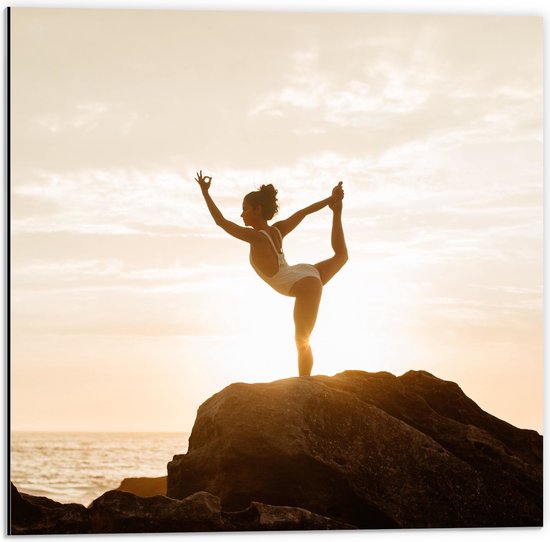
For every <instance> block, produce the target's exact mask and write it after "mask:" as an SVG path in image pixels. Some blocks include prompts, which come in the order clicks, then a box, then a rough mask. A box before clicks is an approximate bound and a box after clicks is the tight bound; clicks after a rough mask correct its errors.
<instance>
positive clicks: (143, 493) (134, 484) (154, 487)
mask: <svg viewBox="0 0 550 542" xmlns="http://www.w3.org/2000/svg"><path fill="white" fill-rule="evenodd" d="M116 490H117V491H126V492H127V493H133V494H134V495H138V496H140V497H153V496H155V495H166V476H159V477H158V478H146V477H140V478H124V480H122V482H121V484H120V486H119V487H117V488H116Z"/></svg>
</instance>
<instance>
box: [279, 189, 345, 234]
mask: <svg viewBox="0 0 550 542" xmlns="http://www.w3.org/2000/svg"><path fill="white" fill-rule="evenodd" d="M343 197H344V190H343V188H342V181H340V182H339V183H338V184H337V185H336V186H335V187H334V188H333V189H332V194H331V195H330V196H329V197H328V198H325V199H323V200H321V201H318V202H317V203H313V204H312V205H309V206H308V207H304V208H303V209H300V210H299V211H297V212H295V213H294V214H293V215H292V216H290V217H288V218H287V219H286V220H281V221H280V222H277V223H276V224H273V226H274V227H276V228H277V229H278V230H279V231H280V232H281V236H282V237H284V236H285V235H288V234H289V233H290V232H291V231H292V230H293V229H294V228H295V227H296V226H297V225H298V224H300V222H302V220H303V219H304V218H305V217H306V216H307V215H310V214H312V213H316V212H317V211H320V210H321V209H322V208H323V207H326V206H327V205H330V204H331V203H332V201H333V200H335V199H342V198H343Z"/></svg>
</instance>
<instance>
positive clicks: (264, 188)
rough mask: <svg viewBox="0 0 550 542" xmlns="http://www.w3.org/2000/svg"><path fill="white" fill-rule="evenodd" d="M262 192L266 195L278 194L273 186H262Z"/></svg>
mask: <svg viewBox="0 0 550 542" xmlns="http://www.w3.org/2000/svg"><path fill="white" fill-rule="evenodd" d="M260 191H261V192H265V193H266V194H277V189H276V188H275V187H274V186H273V185H272V184H262V186H260Z"/></svg>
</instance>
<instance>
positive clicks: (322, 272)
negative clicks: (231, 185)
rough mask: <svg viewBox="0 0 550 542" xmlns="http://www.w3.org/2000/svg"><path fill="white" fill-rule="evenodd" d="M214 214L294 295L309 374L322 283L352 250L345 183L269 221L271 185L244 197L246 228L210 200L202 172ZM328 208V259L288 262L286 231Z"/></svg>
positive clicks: (258, 265) (266, 275) (261, 271)
mask: <svg viewBox="0 0 550 542" xmlns="http://www.w3.org/2000/svg"><path fill="white" fill-rule="evenodd" d="M195 180H196V181H197V183H198V184H199V186H200V188H201V191H202V195H203V196H204V200H205V202H206V205H207V206H208V210H209V211H210V214H211V215H212V218H213V219H214V221H215V222H216V224H217V225H218V226H220V227H221V228H222V229H223V230H225V231H226V232H227V233H228V234H229V235H232V236H233V237H236V238H237V239H241V240H242V241H246V242H247V243H249V244H250V263H251V265H252V267H253V268H254V270H255V271H256V273H257V274H258V275H259V276H260V278H262V279H263V280H264V281H265V282H267V283H268V284H269V285H270V286H271V287H272V288H274V289H275V290H276V291H277V292H279V293H281V294H283V295H287V296H291V297H295V298H296V301H295V303H294V325H295V339H296V348H297V350H298V373H299V375H300V376H309V375H311V369H312V367H313V353H312V351H311V347H310V345H309V338H310V335H311V332H312V331H313V327H314V326H315V321H316V320H317V313H318V310H319V303H320V301H321V293H322V291H323V286H324V285H325V284H326V283H327V282H328V281H329V280H330V279H331V278H332V277H333V276H334V275H335V274H336V273H337V272H338V271H339V270H340V269H341V268H342V266H343V265H344V264H345V263H346V261H347V260H348V251H347V248H346V241H345V239H344V230H343V228H342V200H343V198H344V190H343V187H342V182H339V183H338V185H337V186H335V187H334V189H333V190H332V194H331V196H329V197H328V198H326V199H324V200H321V201H318V202H317V203H314V204H313V205H310V206H309V207H305V208H304V209H302V210H300V211H298V212H296V213H294V214H293V215H292V216H290V217H289V218H287V219H286V220H281V221H279V222H277V223H275V224H273V225H271V226H270V225H268V223H267V221H268V220H271V219H272V218H273V216H274V215H275V213H276V212H277V211H278V204H277V190H276V189H275V187H274V186H273V185H272V184H268V185H262V186H261V187H260V189H259V190H257V191H255V192H250V193H249V194H247V195H246V196H245V197H244V200H243V212H242V214H241V217H242V219H243V221H244V224H245V226H246V227H243V226H239V225H238V224H235V223H234V222H231V221H230V220H227V219H226V218H224V216H223V215H222V213H221V212H220V210H219V209H218V208H217V207H216V204H215V203H214V201H213V200H212V198H211V196H210V193H209V189H210V185H211V183H212V177H207V176H204V175H203V174H202V170H201V171H199V172H198V173H197V176H196V178H195ZM327 205H328V206H329V207H330V209H332V233H331V244H332V249H333V250H334V256H332V258H329V259H328V260H324V261H322V262H319V263H316V264H315V265H310V264H298V265H288V264H287V262H286V260H285V257H284V254H283V246H282V245H283V237H285V236H286V235H288V234H289V233H290V232H291V231H292V230H293V229H294V228H295V227H296V226H298V224H300V222H301V221H302V220H303V219H304V218H305V217H306V216H307V215H309V214H311V213H314V212H316V211H319V210H320V209H322V208H323V207H326V206H327Z"/></svg>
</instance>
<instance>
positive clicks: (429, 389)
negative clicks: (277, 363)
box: [167, 371, 543, 528]
mask: <svg viewBox="0 0 550 542" xmlns="http://www.w3.org/2000/svg"><path fill="white" fill-rule="evenodd" d="M167 482H168V489H167V495H168V496H169V497H172V498H177V499H182V498H185V497H187V496H189V495H192V494H194V493H196V492H199V491H206V492H208V493H211V494H214V495H217V496H218V497H220V499H221V505H222V507H223V509H224V510H226V511H231V510H240V509H243V508H246V507H247V506H248V505H249V504H250V502H251V501H260V502H263V503H268V504H271V505H275V506H290V507H299V508H304V509H307V510H310V511H312V512H314V513H316V514H319V515H321V516H325V517H331V518H333V519H335V520H338V521H341V522H344V523H347V524H351V525H354V526H357V527H359V528H392V527H393V528H425V527H495V526H537V525H542V495H543V492H542V436H541V435H539V434H538V433H536V432H535V431H530V430H522V429H518V428H516V427H513V426H511V425H510V424H508V423H506V422H504V421H502V420H499V419H497V418H495V417H494V416H491V415H490V414H488V413H486V412H484V411H483V410H482V409H480V408H479V406H478V405H477V404H476V403H474V402H473V401H472V400H471V399H469V398H468V397H467V396H466V395H465V394H464V393H463V392H462V390H461V389H460V388H459V386H458V385H457V384H455V383H453V382H446V381H443V380H440V379H438V378H436V377H435V376H433V375H431V374H429V373H427V372H424V371H409V372H408V373H406V374H404V375H402V376H401V377H395V376H393V375H391V374H389V373H385V372H381V373H366V372H362V371H346V372H344V373H341V374H338V375H336V376H334V377H326V376H315V377H309V378H290V379H286V380H279V381H276V382H271V383H265V384H242V383H237V384H232V385H230V386H228V387H227V388H225V389H224V390H222V391H221V392H219V393H217V394H216V395H214V396H213V397H211V398H210V399H209V400H208V401H206V402H205V403H204V404H203V405H202V406H201V407H200V409H199V411H198V415H197V419H196V422H195V425H194V427H193V431H192V434H191V437H190V439H189V449H188V452H187V453H186V454H185V455H179V456H175V457H174V459H173V461H171V462H170V463H169V464H168V481H167Z"/></svg>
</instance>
